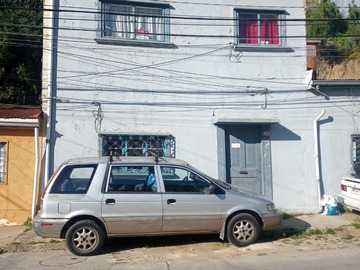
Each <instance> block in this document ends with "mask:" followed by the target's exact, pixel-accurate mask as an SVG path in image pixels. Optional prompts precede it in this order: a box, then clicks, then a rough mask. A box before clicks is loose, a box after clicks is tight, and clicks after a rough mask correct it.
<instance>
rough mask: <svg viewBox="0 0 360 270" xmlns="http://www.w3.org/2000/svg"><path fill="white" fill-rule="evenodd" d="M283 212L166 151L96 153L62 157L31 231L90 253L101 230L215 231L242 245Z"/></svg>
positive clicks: (109, 233) (115, 233)
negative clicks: (122, 154) (156, 154)
mask: <svg viewBox="0 0 360 270" xmlns="http://www.w3.org/2000/svg"><path fill="white" fill-rule="evenodd" d="M281 221H282V214H281V213H280V212H279V211H278V210H277V209H276V208H275V206H274V204H273V202H272V201H269V200H267V199H264V198H260V197H256V196H252V195H250V194H247V193H244V192H242V191H240V190H238V189H237V188H235V187H233V186H231V185H229V184H227V183H225V182H222V181H219V180H215V179H213V178H211V177H209V176H207V175H205V174H203V173H201V172H199V171H198V170H197V169H195V168H193V167H192V166H190V165H189V164H188V163H186V162H184V161H181V160H178V159H172V158H161V157H159V158H154V157H117V158H115V157H99V158H80V159H71V160H69V161H67V162H64V163H63V164H62V165H61V166H60V167H59V168H58V169H57V171H56V172H55V173H54V175H53V176H52V178H51V179H50V181H49V183H48V185H47V187H46V189H45V191H44V193H43V195H42V198H41V209H40V211H39V212H38V214H37V215H36V217H35V218H34V220H33V228H34V231H35V233H36V234H37V235H39V236H42V237H50V238H62V239H65V241H66V245H67V247H68V249H69V251H70V252H72V253H73V254H75V255H79V256H90V255H95V254H97V253H99V252H100V250H101V249H102V246H103V243H104V240H105V238H111V237H129V236H155V235H176V234H200V233H206V234H211V233H216V234H217V233H218V234H219V235H220V238H221V239H223V240H228V241H229V242H230V243H232V244H233V245H235V246H238V247H243V246H247V245H249V244H252V243H254V242H256V241H257V240H258V238H259V236H260V235H261V233H262V232H264V231H270V230H275V229H276V228H278V227H279V225H280V224H281Z"/></svg>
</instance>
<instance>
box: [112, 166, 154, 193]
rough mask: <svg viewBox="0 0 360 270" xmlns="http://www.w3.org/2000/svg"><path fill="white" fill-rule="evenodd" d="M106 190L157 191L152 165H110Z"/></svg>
mask: <svg viewBox="0 0 360 270" xmlns="http://www.w3.org/2000/svg"><path fill="white" fill-rule="evenodd" d="M107 192H157V180H156V175H155V168H154V166H119V165H114V166H111V168H110V171H109V177H108V184H107Z"/></svg>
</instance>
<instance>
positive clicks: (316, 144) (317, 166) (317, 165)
mask: <svg viewBox="0 0 360 270" xmlns="http://www.w3.org/2000/svg"><path fill="white" fill-rule="evenodd" d="M324 114H325V110H323V111H322V112H321V113H320V114H319V116H318V117H317V118H316V119H315V120H314V150H315V155H314V158H315V175H316V183H317V194H318V200H319V211H321V210H322V207H321V179H320V160H319V140H320V138H319V131H318V122H319V120H320V119H321V117H323V116H324Z"/></svg>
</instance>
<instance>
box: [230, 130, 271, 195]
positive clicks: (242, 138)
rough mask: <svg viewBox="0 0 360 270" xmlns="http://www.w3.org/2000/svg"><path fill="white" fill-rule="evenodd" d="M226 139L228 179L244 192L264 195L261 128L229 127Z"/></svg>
mask: <svg viewBox="0 0 360 270" xmlns="http://www.w3.org/2000/svg"><path fill="white" fill-rule="evenodd" d="M226 139H227V143H226V149H227V162H226V163H227V176H228V177H227V179H230V182H231V183H232V184H233V185H235V186H237V187H239V188H240V189H242V190H244V191H248V192H251V193H254V194H258V195H264V190H263V177H262V164H261V126H259V125H229V126H228V127H227V129H226Z"/></svg>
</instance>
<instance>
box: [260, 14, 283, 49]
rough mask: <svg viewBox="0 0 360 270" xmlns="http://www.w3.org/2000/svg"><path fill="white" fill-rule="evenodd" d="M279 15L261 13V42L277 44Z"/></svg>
mask: <svg viewBox="0 0 360 270" xmlns="http://www.w3.org/2000/svg"><path fill="white" fill-rule="evenodd" d="M278 18H279V16H278V15H276V14H262V15H261V19H260V29H261V44H276V45H278V44H279V19H278Z"/></svg>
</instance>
